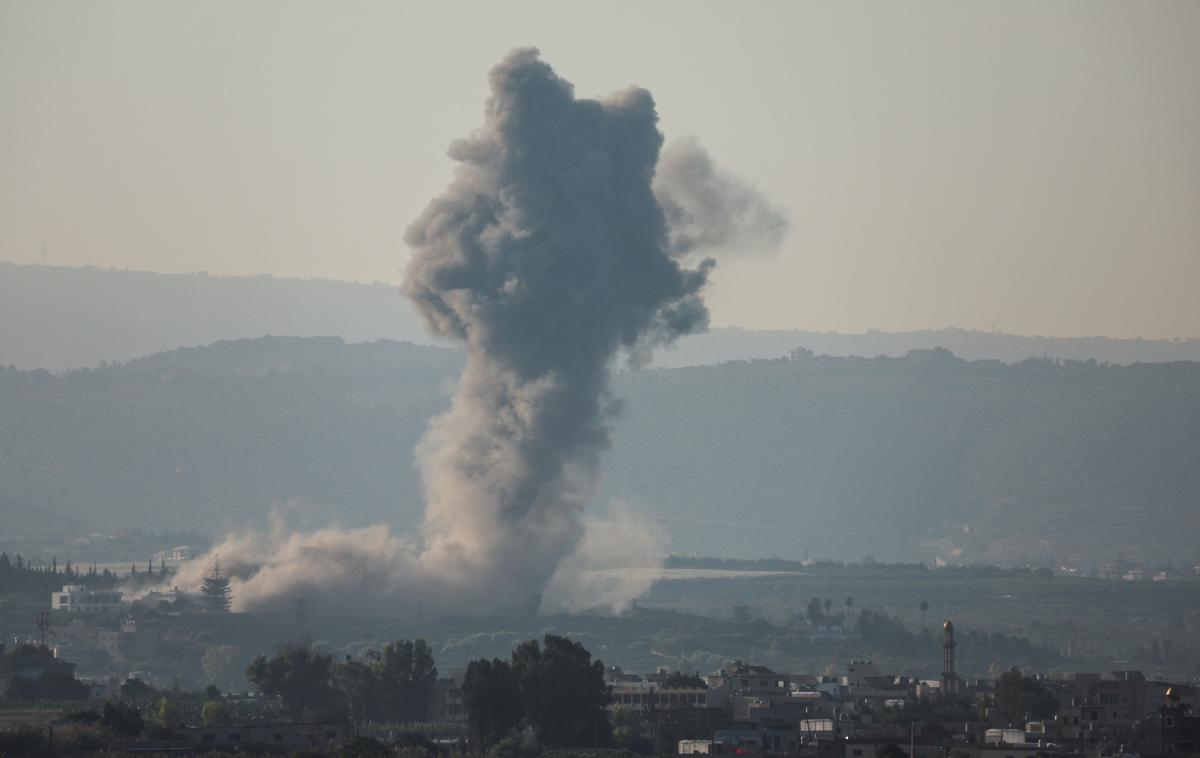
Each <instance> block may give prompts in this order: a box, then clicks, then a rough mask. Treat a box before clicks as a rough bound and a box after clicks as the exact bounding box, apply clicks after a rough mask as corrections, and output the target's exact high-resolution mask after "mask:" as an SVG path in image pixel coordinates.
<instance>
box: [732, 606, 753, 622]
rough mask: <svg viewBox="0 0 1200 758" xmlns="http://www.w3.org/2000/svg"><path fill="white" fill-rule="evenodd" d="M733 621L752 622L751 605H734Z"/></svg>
mask: <svg viewBox="0 0 1200 758" xmlns="http://www.w3.org/2000/svg"><path fill="white" fill-rule="evenodd" d="M733 621H734V623H737V624H748V623H750V606H748V605H735V606H733Z"/></svg>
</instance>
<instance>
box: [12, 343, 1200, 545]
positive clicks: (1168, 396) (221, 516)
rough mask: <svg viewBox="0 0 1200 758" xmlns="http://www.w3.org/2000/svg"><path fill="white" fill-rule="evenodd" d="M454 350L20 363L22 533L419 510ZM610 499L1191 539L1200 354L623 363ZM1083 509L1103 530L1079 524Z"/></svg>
mask: <svg viewBox="0 0 1200 758" xmlns="http://www.w3.org/2000/svg"><path fill="white" fill-rule="evenodd" d="M461 362H462V354H461V353H460V352H458V351H455V350H449V349H445V348H438V347H428V346H417V345H413V344H406V343H397V342H392V341H379V342H375V343H367V344H346V343H344V342H343V341H342V340H340V339H336V338H307V339H303V338H279V337H277V338H260V339H255V340H242V341H235V342H222V343H218V344H214V345H212V346H209V347H203V348H190V349H181V350H175V351H171V352H165V353H160V354H155V355H151V356H148V357H146V358H142V359H138V360H134V361H131V362H129V363H126V364H123V365H112V366H107V367H102V368H97V369H91V370H85V371H78V372H70V373H68V374H66V375H62V376H56V375H53V374H50V373H48V372H45V371H19V370H15V369H6V370H4V371H2V372H0V524H2V525H3V526H2V530H3V532H4V533H5V534H6V535H10V536H11V535H14V534H28V533H33V532H40V533H47V532H50V533H60V532H61V533H67V534H70V533H78V532H79V531H80V530H87V529H102V528H110V527H112V525H125V524H137V525H139V526H142V527H144V528H164V527H172V528H197V529H202V530H205V531H209V532H221V531H223V530H225V529H229V528H234V527H238V526H243V525H247V524H261V523H262V522H263V521H264V519H265V517H266V514H267V512H268V511H269V510H270V509H271V507H272V505H273V504H287V503H293V504H294V505H295V510H293V511H292V512H291V514H290V516H289V518H290V523H291V525H293V526H296V525H308V526H312V525H323V524H326V523H329V522H330V521H337V522H340V523H342V524H344V525H347V526H356V525H363V524H368V523H373V522H377V521H386V522H388V523H391V524H394V525H395V526H397V527H398V528H401V529H406V530H407V529H414V528H416V527H417V525H418V523H419V520H420V516H421V497H420V483H419V480H418V477H417V469H416V466H415V465H414V452H413V451H414V447H415V446H416V444H417V442H418V440H419V439H420V436H421V434H422V432H423V431H424V428H425V425H426V423H427V421H428V419H429V418H430V417H431V416H432V415H433V414H435V413H438V412H440V411H441V410H443V409H444V408H445V407H447V405H448V402H449V391H450V389H451V388H452V386H453V383H454V380H455V378H456V377H457V375H458V373H459V371H460V369H461ZM615 389H616V395H617V396H618V397H619V398H620V399H621V400H622V401H623V411H622V413H621V416H620V418H618V419H617V420H616V421H615V422H614V440H613V446H612V449H611V450H610V451H609V452H608V453H607V455H606V459H605V464H604V472H605V474H604V475H605V483H604V487H603V494H602V498H601V502H602V503H608V502H610V501H612V500H617V501H621V502H625V503H628V504H630V505H631V506H632V507H633V509H634V510H635V511H636V512H639V513H642V514H645V515H647V516H648V517H650V518H652V519H654V520H656V521H657V522H658V523H660V524H661V525H662V526H663V527H664V529H665V531H666V532H667V534H668V535H669V538H670V545H671V548H672V549H674V550H675V551H677V552H682V553H702V554H713V555H723V556H744V557H758V556H763V555H771V554H776V555H779V556H783V557H791V558H798V557H802V556H804V555H810V556H813V557H830V558H842V559H859V558H861V557H863V556H864V555H867V554H870V555H873V556H874V557H876V558H879V559H881V560H883V559H911V558H920V559H926V560H930V559H935V558H941V559H945V560H950V561H963V562H967V563H971V562H975V561H985V562H990V561H1001V562H1024V561H1027V560H1034V561H1039V562H1043V563H1046V564H1051V563H1055V564H1057V563H1060V562H1069V561H1079V562H1081V563H1084V564H1085V565H1086V564H1088V563H1089V562H1091V563H1092V564H1094V562H1095V561H1098V560H1101V559H1104V558H1108V557H1115V555H1116V554H1117V553H1122V554H1124V555H1125V556H1126V557H1130V558H1137V557H1139V556H1143V557H1147V558H1149V557H1151V556H1153V557H1156V559H1161V558H1162V557H1163V556H1170V557H1173V558H1174V559H1175V560H1177V561H1184V560H1186V561H1191V560H1195V558H1196V556H1195V555H1194V551H1195V545H1197V544H1200V508H1197V507H1196V506H1197V503H1200V468H1198V467H1197V466H1196V465H1195V462H1196V461H1197V460H1200V364H1196V363H1184V362H1181V363H1172V364H1140V365H1135V366H1104V365H1098V364H1093V363H1088V362H1061V363H1060V362H1055V361H1050V360H1044V359H1038V360H1029V361H1024V362H1020V363H1017V364H1013V365H1005V364H1003V363H1000V362H997V361H975V362H968V361H964V360H961V359H958V358H955V357H954V356H952V355H951V354H950V353H948V352H947V351H944V350H934V351H917V352H914V353H912V354H910V355H908V356H906V357H903V358H883V357H881V358H873V359H866V358H840V357H816V356H813V355H811V354H810V353H808V352H805V351H797V352H796V353H794V354H792V355H791V356H789V357H787V358H781V359H776V360H769V361H768V360H762V361H751V362H730V363H726V364H723V365H720V366H716V367H695V368H683V369H658V370H644V371H629V372H625V373H622V374H621V375H620V376H619V377H618V378H617V381H616V386H615ZM1085 526H1086V528H1083V527H1085Z"/></svg>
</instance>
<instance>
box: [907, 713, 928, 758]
mask: <svg viewBox="0 0 1200 758" xmlns="http://www.w3.org/2000/svg"><path fill="white" fill-rule="evenodd" d="M924 725H925V722H923V721H914V722H912V723H911V724H909V725H908V758H916V750H917V738H916V731H917V727H918V726H924Z"/></svg>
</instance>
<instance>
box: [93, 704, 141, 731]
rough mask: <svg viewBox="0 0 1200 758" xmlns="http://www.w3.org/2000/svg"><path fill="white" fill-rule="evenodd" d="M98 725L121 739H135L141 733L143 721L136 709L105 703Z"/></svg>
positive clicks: (129, 706)
mask: <svg viewBox="0 0 1200 758" xmlns="http://www.w3.org/2000/svg"><path fill="white" fill-rule="evenodd" d="M100 725H101V726H103V727H104V728H105V729H107V730H109V731H110V732H112V733H113V734H116V735H119V736H121V737H137V736H138V735H140V734H141V733H142V727H144V726H145V721H144V720H143V719H142V714H141V713H140V712H139V711H138V709H137V708H134V707H133V706H132V705H126V704H124V703H121V702H112V701H105V703H104V710H103V712H102V714H101V716H100Z"/></svg>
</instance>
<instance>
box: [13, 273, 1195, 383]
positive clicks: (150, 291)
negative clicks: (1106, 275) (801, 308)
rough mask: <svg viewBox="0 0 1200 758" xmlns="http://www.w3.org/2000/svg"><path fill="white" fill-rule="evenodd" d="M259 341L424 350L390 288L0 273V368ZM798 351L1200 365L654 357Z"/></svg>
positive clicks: (1085, 350)
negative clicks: (797, 354)
mask: <svg viewBox="0 0 1200 758" xmlns="http://www.w3.org/2000/svg"><path fill="white" fill-rule="evenodd" d="M263 335H285V336H300V337H311V336H338V337H341V338H343V339H344V340H346V341H347V342H372V341H374V340H378V339H392V340H399V341H410V342H415V343H423V344H430V343H431V342H432V340H431V339H430V337H429V335H428V333H427V332H426V330H425V328H424V326H423V325H422V324H421V322H420V320H419V319H418V318H417V316H416V314H415V313H414V312H413V311H412V309H411V308H410V306H409V304H408V302H407V301H406V300H405V299H404V298H403V297H402V296H401V295H400V293H399V291H398V289H397V288H396V287H394V286H392V285H388V284H382V283H374V284H354V283H349V282H339V281H332V280H323V279H282V278H274V277H271V276H265V275H264V276H240V277H239V276H209V275H207V274H203V273H197V274H155V273H148V272H143V271H123V270H116V269H100V268H92V267H83V268H68V267H55V266H35V265H18V264H13V263H5V262H0V365H10V364H11V365H15V366H17V367H18V368H45V369H49V370H52V371H60V370H63V369H68V368H78V367H82V366H92V365H96V364H99V363H100V362H101V361H108V362H113V361H119V362H120V361H128V360H130V359H133V358H137V357H140V356H144V355H148V354H151V353H155V352H159V351H164V350H172V349H174V348H176V347H181V346H196V345H207V344H210V343H212V342H215V341H217V340H222V339H225V340H231V339H240V338H245V337H260V336H263ZM797 347H805V348H808V349H810V350H813V351H814V352H816V353H818V354H828V355H861V356H868V357H870V356H875V355H890V356H894V357H899V356H902V355H904V354H906V353H907V352H908V351H910V350H915V349H929V348H934V347H945V348H947V349H949V350H951V351H952V352H953V353H954V354H955V355H957V356H959V357H961V358H964V359H967V360H977V359H981V358H994V359H998V360H1002V361H1005V362H1013V361H1019V360H1023V359H1025V358H1030V357H1042V356H1046V357H1052V358H1063V359H1066V358H1070V359H1076V360H1087V359H1095V360H1097V361H1100V362H1108V363H1122V364H1129V363H1136V362H1167V361H1177V360H1200V340H1197V339H1190V340H1180V341H1173V340H1142V339H1112V338H1107V337H1081V338H1076V337H1022V336H1016V335H1010V334H998V333H990V332H979V331H970V330H964V329H936V330H924V331H916V332H903V333H888V332H878V331H869V332H866V333H863V334H836V333H828V332H804V331H793V330H778V331H763V330H748V329H737V328H719V329H713V330H711V331H710V332H709V333H707V334H702V335H695V336H692V337H688V338H685V339H683V340H681V341H680V343H679V344H678V345H677V346H675V347H674V348H672V349H669V350H665V351H662V352H660V353H659V354H658V355H657V356H656V358H655V362H656V365H658V366H662V367H679V366H696V365H715V364H718V363H722V362H724V361H728V360H750V359H755V358H777V357H779V356H782V355H786V354H787V353H788V352H790V351H791V350H793V349H794V348H797Z"/></svg>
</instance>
